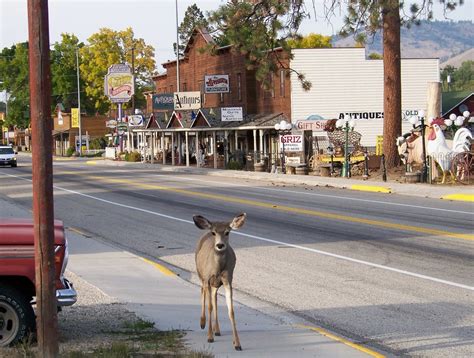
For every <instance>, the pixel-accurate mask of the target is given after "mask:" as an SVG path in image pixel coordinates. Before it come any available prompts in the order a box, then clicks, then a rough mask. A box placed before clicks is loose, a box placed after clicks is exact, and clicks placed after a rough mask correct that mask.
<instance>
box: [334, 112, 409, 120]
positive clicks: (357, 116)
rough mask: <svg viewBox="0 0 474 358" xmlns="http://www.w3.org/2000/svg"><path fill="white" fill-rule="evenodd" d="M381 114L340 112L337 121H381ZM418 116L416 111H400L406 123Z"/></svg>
mask: <svg viewBox="0 0 474 358" xmlns="http://www.w3.org/2000/svg"><path fill="white" fill-rule="evenodd" d="M383 115H384V113H383V112H341V113H339V115H338V118H339V119H383ZM416 115H418V111H417V110H413V109H407V110H402V118H403V120H404V121H407V120H408V119H409V118H410V117H412V116H416Z"/></svg>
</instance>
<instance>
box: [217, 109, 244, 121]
mask: <svg viewBox="0 0 474 358" xmlns="http://www.w3.org/2000/svg"><path fill="white" fill-rule="evenodd" d="M243 120H244V116H243V114H242V107H222V108H221V121H222V122H232V121H243Z"/></svg>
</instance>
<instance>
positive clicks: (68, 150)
mask: <svg viewBox="0 0 474 358" xmlns="http://www.w3.org/2000/svg"><path fill="white" fill-rule="evenodd" d="M75 151H76V149H75V148H74V147H69V148H68V149H67V150H66V156H67V157H71V156H72V155H73V154H74V153H75Z"/></svg>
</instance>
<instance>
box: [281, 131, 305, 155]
mask: <svg viewBox="0 0 474 358" xmlns="http://www.w3.org/2000/svg"><path fill="white" fill-rule="evenodd" d="M283 145H285V152H302V151H303V135H302V134H288V135H281V136H280V149H281V150H282V149H283Z"/></svg>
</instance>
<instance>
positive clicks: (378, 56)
mask: <svg viewBox="0 0 474 358" xmlns="http://www.w3.org/2000/svg"><path fill="white" fill-rule="evenodd" d="M368 57H369V59H370V60H383V56H382V55H381V54H379V53H377V52H372V53H371V54H369V56H368Z"/></svg>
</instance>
